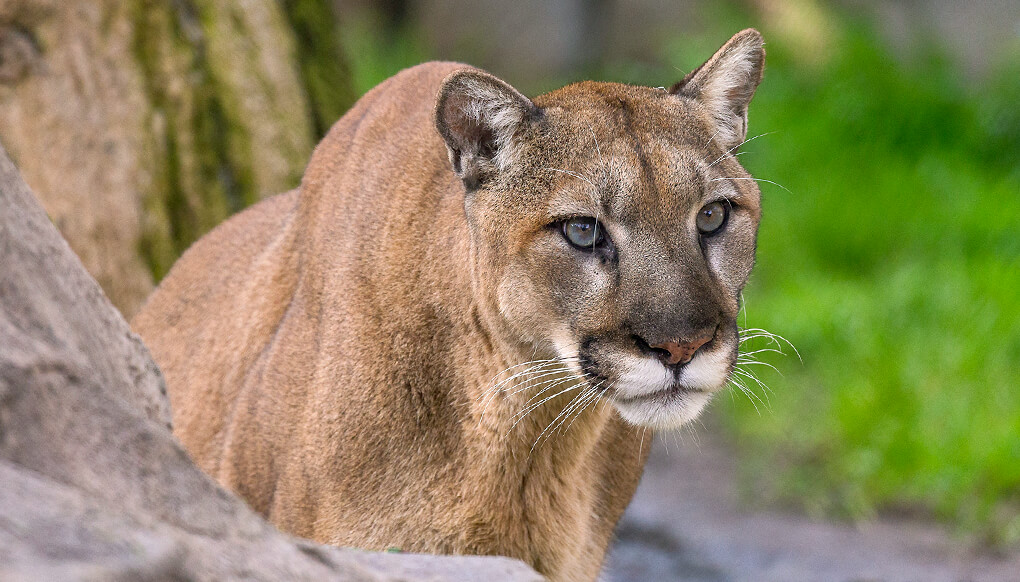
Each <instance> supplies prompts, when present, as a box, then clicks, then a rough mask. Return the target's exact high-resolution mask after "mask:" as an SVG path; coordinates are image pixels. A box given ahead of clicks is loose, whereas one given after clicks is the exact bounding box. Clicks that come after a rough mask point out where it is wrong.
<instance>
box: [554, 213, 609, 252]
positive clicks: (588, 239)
mask: <svg viewBox="0 0 1020 582" xmlns="http://www.w3.org/2000/svg"><path fill="white" fill-rule="evenodd" d="M601 230H602V229H601V228H600V226H599V223H598V221H597V220H595V219H594V218H591V217H590V216H586V217H584V218H571V219H570V220H567V221H566V222H564V223H563V236H564V237H566V239H567V240H568V241H569V242H570V244H572V245H574V246H576V247H579V248H589V249H590V248H592V247H594V246H598V244H599V243H601V242H602V240H603V238H604V237H603V235H602V232H601Z"/></svg>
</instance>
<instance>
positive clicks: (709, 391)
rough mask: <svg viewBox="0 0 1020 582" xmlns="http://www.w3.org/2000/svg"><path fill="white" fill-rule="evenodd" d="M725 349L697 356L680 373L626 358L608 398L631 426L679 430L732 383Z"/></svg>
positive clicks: (646, 360) (651, 362) (649, 360)
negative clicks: (715, 395) (717, 393)
mask: <svg viewBox="0 0 1020 582" xmlns="http://www.w3.org/2000/svg"><path fill="white" fill-rule="evenodd" d="M728 353H729V351H728V350H726V349H725V347H724V346H717V347H716V348H715V349H713V350H711V351H706V352H699V353H697V354H695V356H694V358H693V359H692V360H691V361H690V362H688V363H687V364H686V365H685V366H682V367H680V368H679V369H672V368H667V367H666V366H665V365H663V364H662V363H661V362H659V361H658V360H656V359H653V358H649V357H638V356H631V355H628V356H626V359H625V361H624V362H621V365H620V368H621V370H622V372H621V373H620V374H619V379H618V380H617V382H615V383H614V384H613V387H612V389H611V390H609V391H608V392H607V394H606V396H607V397H608V398H609V400H610V401H611V402H612V403H613V405H614V406H615V407H616V409H617V411H619V413H620V416H622V417H623V418H624V420H626V421H627V422H630V423H632V424H635V425H638V426H646V427H651V428H656V429H664V430H668V429H675V428H679V427H681V426H683V425H684V424H686V423H688V422H690V421H692V420H694V419H695V418H697V417H698V415H699V414H701V411H702V410H704V409H705V406H707V405H708V403H709V401H711V399H712V395H713V394H714V393H715V392H718V391H719V390H721V389H722V388H723V387H724V386H725V385H726V381H727V380H728V379H729V375H730V372H731V370H732V365H733V362H732V358H730V357H728V356H727V354H728Z"/></svg>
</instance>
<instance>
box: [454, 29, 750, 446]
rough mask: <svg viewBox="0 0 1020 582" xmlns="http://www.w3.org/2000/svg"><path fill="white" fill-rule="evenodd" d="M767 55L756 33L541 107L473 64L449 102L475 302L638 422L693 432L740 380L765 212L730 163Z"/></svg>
mask: <svg viewBox="0 0 1020 582" xmlns="http://www.w3.org/2000/svg"><path fill="white" fill-rule="evenodd" d="M764 62H765V52H764V49H763V40H762V38H761V35H760V34H758V32H757V31H755V30H751V29H748V30H744V31H741V32H739V33H737V34H735V35H734V36H733V38H731V39H730V40H729V41H728V42H727V43H726V44H725V45H723V46H722V48H720V49H719V50H718V51H716V53H715V54H714V55H713V56H712V57H711V58H710V59H709V60H707V61H706V62H705V64H703V65H702V66H701V67H698V68H697V69H695V70H694V71H692V72H691V73H690V74H688V75H687V76H686V77H684V79H683V80H681V81H680V82H678V83H677V84H676V85H674V86H673V87H671V88H670V89H669V90H668V91H667V90H663V89H652V88H648V87H632V86H627V85H619V84H612V83H593V82H584V83H577V84H574V85H568V86H566V87H564V88H562V89H559V90H557V91H554V92H552V93H548V94H546V95H542V96H540V97H537V98H535V99H534V100H533V101H532V100H530V99H528V98H527V97H525V96H524V95H522V94H521V93H519V92H518V91H517V90H516V89H514V88H513V87H511V86H509V85H507V84H506V83H505V82H503V81H501V80H499V79H497V78H495V77H493V76H491V75H489V74H487V73H484V72H480V71H473V70H466V71H462V72H458V73H454V74H452V75H451V76H450V77H448V78H447V79H446V80H445V81H444V82H443V87H442V89H441V90H440V92H439V96H438V97H437V101H436V129H437V130H438V131H439V134H440V135H441V136H442V137H443V139H444V140H445V142H446V145H447V150H448V154H449V159H450V163H451V165H452V167H453V171H454V172H455V173H456V175H457V176H459V177H460V178H461V179H462V180H463V183H464V186H465V194H466V197H465V199H464V205H465V206H464V207H465V212H466V216H467V220H468V224H469V230H470V232H471V245H472V254H471V260H472V263H473V267H474V273H473V284H474V292H475V293H476V297H477V298H478V299H479V300H480V301H484V302H487V303H489V304H494V305H495V307H496V312H497V313H498V317H499V318H500V321H501V322H502V323H503V324H505V326H506V327H507V328H509V330H510V332H511V335H513V336H514V337H513V338H512V339H513V340H516V341H517V342H519V343H520V344H521V345H522V346H524V347H525V348H526V351H528V352H531V353H535V354H536V355H538V354H542V355H544V356H546V358H547V359H549V358H553V359H557V360H558V361H560V362H562V364H563V365H565V366H567V367H568V368H569V369H570V370H571V371H572V372H573V373H574V374H575V375H576V376H577V380H578V382H580V383H581V384H582V385H584V386H586V389H585V391H584V393H583V394H584V395H585V396H584V398H587V400H584V401H585V402H589V401H591V399H592V398H595V397H597V398H599V399H602V400H605V401H609V402H611V403H612V404H613V405H614V406H615V407H616V409H617V410H618V411H619V413H620V414H621V415H622V416H623V417H624V418H625V419H627V420H629V421H630V422H632V423H634V424H637V425H642V426H651V427H660V428H671V427H676V426H679V425H681V424H683V423H684V422H686V421H688V420H690V419H692V418H694V417H695V416H697V414H698V413H699V412H700V411H701V410H702V409H703V408H704V406H705V405H706V404H707V403H708V401H709V399H710V398H711V395H712V394H713V393H714V392H716V391H718V390H720V389H721V388H722V387H723V386H724V385H725V384H726V381H727V380H728V378H729V375H730V373H731V372H732V371H733V366H734V363H735V361H736V356H737V346H738V343H739V341H738V337H737V324H736V317H737V312H738V310H739V307H740V301H739V299H740V290H741V289H742V288H743V286H744V284H745V283H746V282H747V277H748V275H749V274H750V272H751V267H752V266H753V264H754V249H755V237H756V236H757V232H758V220H759V218H760V214H761V211H760V205H759V202H760V193H759V191H758V188H757V187H756V185H755V182H754V180H753V179H752V178H751V177H750V176H749V175H748V174H747V173H746V172H745V171H744V170H743V168H741V167H740V164H738V163H737V161H736V157H735V156H734V155H732V154H733V152H734V151H735V150H736V149H737V148H738V147H739V146H740V145H741V143H742V142H743V140H744V137H745V135H746V132H747V108H748V104H749V103H750V100H751V98H752V97H753V95H754V92H755V90H756V88H757V86H758V83H759V82H760V81H761V78H762V71H763V68H764Z"/></svg>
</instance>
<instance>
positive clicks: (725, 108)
mask: <svg viewBox="0 0 1020 582" xmlns="http://www.w3.org/2000/svg"><path fill="white" fill-rule="evenodd" d="M764 43H765V41H764V40H763V39H762V37H761V34H760V33H759V32H758V31H757V30H754V29H753V28H748V29H746V30H742V31H740V32H738V33H737V34H735V35H733V38H731V39H730V40H729V41H728V42H727V43H726V44H724V45H723V47H722V48H721V49H719V50H718V51H717V52H716V53H715V54H714V55H712V58H710V59H708V61H706V62H705V64H703V65H701V66H700V67H698V68H697V69H695V70H693V71H691V72H690V73H688V74H687V76H686V77H684V78H683V80H682V81H680V82H679V83H677V84H676V85H673V87H671V88H670V90H669V91H670V93H673V94H676V95H680V96H682V97H689V98H691V99H695V100H697V101H699V102H700V103H701V104H702V105H704V106H705V108H706V109H708V111H709V113H710V114H711V115H712V118H713V119H714V121H715V130H714V131H715V132H716V134H715V139H716V140H717V141H718V142H719V143H720V144H722V146H723V148H724V149H727V150H728V149H730V148H734V147H736V146H737V145H739V144H740V143H742V142H743V141H744V139H745V137H746V136H747V106H748V104H750V103H751V97H753V96H754V91H755V89H757V88H758V83H760V82H761V77H762V73H763V71H764V69H765V47H764V46H763V45H764Z"/></svg>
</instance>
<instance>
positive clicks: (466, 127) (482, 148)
mask: <svg viewBox="0 0 1020 582" xmlns="http://www.w3.org/2000/svg"><path fill="white" fill-rule="evenodd" d="M538 114H539V110H538V108H537V107H535V104H534V103H532V102H531V100H530V99H528V98H527V97H525V96H524V95H522V94H521V93H520V92H519V91H517V89H514V88H513V87H511V86H510V85H508V84H506V83H504V82H503V81H501V80H499V79H497V78H496V77H494V76H492V75H490V74H488V73H484V72H482V71H478V70H472V69H467V70H463V71H457V72H455V73H453V74H451V75H450V76H449V77H447V78H446V79H445V80H444V81H443V85H442V87H440V89H439V95H438V97H437V98H436V129H438V130H439V135H441V136H443V139H444V140H446V147H447V149H448V152H449V154H450V163H451V164H453V171H454V172H456V173H457V175H458V176H460V177H461V179H463V180H464V185H465V186H466V187H467V189H468V190H473V189H475V188H477V187H478V186H479V185H480V184H481V183H482V182H483V181H485V179H487V178H489V177H491V176H492V175H494V174H495V173H497V172H500V171H504V170H506V169H507V168H509V167H510V166H511V165H512V164H513V163H514V162H515V160H516V158H517V155H518V154H519V153H520V148H521V144H520V140H519V139H518V137H519V134H520V131H521V129H523V128H524V126H525V124H527V123H529V122H530V121H531V120H532V119H533V118H535V117H536V116H537V115H538Z"/></svg>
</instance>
